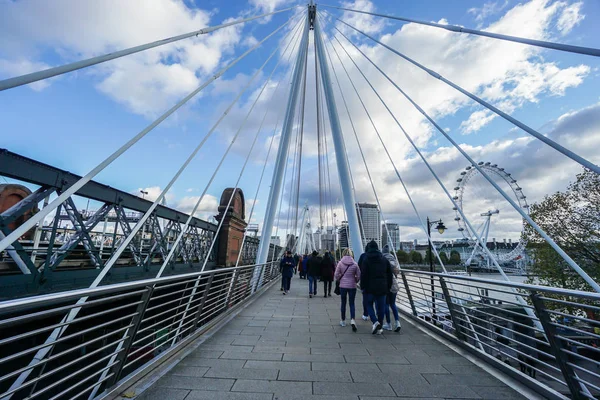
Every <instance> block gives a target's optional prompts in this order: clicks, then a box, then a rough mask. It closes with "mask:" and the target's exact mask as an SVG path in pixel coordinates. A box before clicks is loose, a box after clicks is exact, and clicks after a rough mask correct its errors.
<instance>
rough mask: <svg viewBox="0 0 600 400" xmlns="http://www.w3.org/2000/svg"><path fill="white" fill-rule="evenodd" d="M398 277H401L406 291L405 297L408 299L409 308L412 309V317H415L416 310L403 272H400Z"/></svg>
mask: <svg viewBox="0 0 600 400" xmlns="http://www.w3.org/2000/svg"><path fill="white" fill-rule="evenodd" d="M400 275H402V282H404V290H406V297H408V302H409V303H410V308H411V309H412V313H413V315H414V316H415V317H416V316H417V308H416V307H415V303H414V301H413V298H412V294H410V288H409V287H408V281H407V280H406V274H405V273H404V271H400Z"/></svg>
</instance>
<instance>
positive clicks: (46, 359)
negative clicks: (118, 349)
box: [0, 325, 133, 382]
mask: <svg viewBox="0 0 600 400" xmlns="http://www.w3.org/2000/svg"><path fill="white" fill-rule="evenodd" d="M132 326H133V325H128V326H124V327H122V328H120V329H118V330H116V331H112V332H109V333H106V334H104V335H102V336H99V337H97V338H94V339H92V340H89V341H87V342H84V343H80V344H78V345H77V346H74V347H71V348H69V349H67V350H64V351H61V352H60V353H56V354H53V355H52V356H50V357H48V358H45V359H43V360H40V362H39V363H37V364H36V365H28V366H25V367H23V368H20V369H18V370H16V371H13V372H10V373H8V374H6V375H4V376H2V377H0V382H2V381H5V380H6V379H8V378H11V377H13V376H15V375H18V374H20V373H21V372H23V371H27V370H30V369H33V368H36V367H38V366H39V365H40V364H44V363H47V362H50V361H53V360H56V359H58V358H60V357H62V356H64V355H65V354H69V353H72V352H73V351H75V350H78V349H80V348H82V347H85V346H88V345H90V344H92V343H95V342H97V341H99V340H103V339H106V338H107V337H109V336H112V335H114V334H116V333H119V332H122V331H124V330H126V329H129V328H131V327H132ZM127 337H128V336H127ZM119 341H120V340H119ZM119 341H117V342H113V343H109V344H107V345H105V346H103V347H100V348H99V349H96V350H94V351H92V352H90V353H86V356H89V355H92V354H95V353H97V352H99V351H102V350H104V349H107V348H108V347H111V346H114V345H115V343H118V342H119Z"/></svg>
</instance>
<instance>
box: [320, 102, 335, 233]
mask: <svg viewBox="0 0 600 400" xmlns="http://www.w3.org/2000/svg"><path fill="white" fill-rule="evenodd" d="M321 95H322V96H323V97H324V96H325V93H324V91H323V90H322V91H321ZM322 104H323V106H325V99H322ZM321 115H322V118H323V143H324V147H325V172H326V173H327V181H326V182H325V185H326V186H327V187H326V194H327V197H328V201H327V202H328V203H329V209H330V213H331V227H333V195H332V192H331V171H330V168H329V149H328V147H327V128H326V125H327V124H326V123H325V111H323V112H322V113H321ZM326 219H327V218H326Z"/></svg>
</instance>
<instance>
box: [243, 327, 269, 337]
mask: <svg viewBox="0 0 600 400" xmlns="http://www.w3.org/2000/svg"><path fill="white" fill-rule="evenodd" d="M263 333H265V328H264V327H262V326H248V327H246V328H244V329H242V330H241V331H240V333H239V334H241V335H262V334H263Z"/></svg>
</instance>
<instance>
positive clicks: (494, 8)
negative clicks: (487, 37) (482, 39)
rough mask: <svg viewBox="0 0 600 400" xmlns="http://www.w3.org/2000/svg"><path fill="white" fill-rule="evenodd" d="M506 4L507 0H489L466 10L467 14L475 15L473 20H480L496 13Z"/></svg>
mask: <svg viewBox="0 0 600 400" xmlns="http://www.w3.org/2000/svg"><path fill="white" fill-rule="evenodd" d="M507 6H508V0H505V1H504V2H500V1H490V2H486V3H484V4H483V6H482V7H480V8H477V7H473V8H469V9H468V10H467V12H468V13H469V14H473V15H474V16H475V20H476V21H479V22H482V21H483V20H484V19H486V18H487V17H490V16H492V15H495V14H498V13H499V12H501V11H502V10H504V9H505V8H506V7H507Z"/></svg>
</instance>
